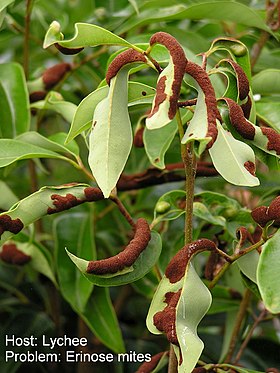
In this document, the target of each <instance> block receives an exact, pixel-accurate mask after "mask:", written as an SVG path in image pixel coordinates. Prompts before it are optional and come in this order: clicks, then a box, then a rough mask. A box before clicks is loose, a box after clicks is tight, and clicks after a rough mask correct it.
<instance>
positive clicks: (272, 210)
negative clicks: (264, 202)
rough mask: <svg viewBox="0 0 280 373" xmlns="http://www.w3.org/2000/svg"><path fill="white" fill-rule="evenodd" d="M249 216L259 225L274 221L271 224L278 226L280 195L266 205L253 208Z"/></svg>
mask: <svg viewBox="0 0 280 373" xmlns="http://www.w3.org/2000/svg"><path fill="white" fill-rule="evenodd" d="M251 216H252V218H253V219H254V220H255V222H256V223H258V224H259V225H260V226H261V227H265V226H266V224H267V223H268V222H270V221H274V223H273V225H275V226H277V227H278V226H280V196H278V197H276V198H274V200H273V201H272V202H271V204H270V205H269V206H268V207H266V206H259V207H256V208H255V209H253V210H252V212H251Z"/></svg>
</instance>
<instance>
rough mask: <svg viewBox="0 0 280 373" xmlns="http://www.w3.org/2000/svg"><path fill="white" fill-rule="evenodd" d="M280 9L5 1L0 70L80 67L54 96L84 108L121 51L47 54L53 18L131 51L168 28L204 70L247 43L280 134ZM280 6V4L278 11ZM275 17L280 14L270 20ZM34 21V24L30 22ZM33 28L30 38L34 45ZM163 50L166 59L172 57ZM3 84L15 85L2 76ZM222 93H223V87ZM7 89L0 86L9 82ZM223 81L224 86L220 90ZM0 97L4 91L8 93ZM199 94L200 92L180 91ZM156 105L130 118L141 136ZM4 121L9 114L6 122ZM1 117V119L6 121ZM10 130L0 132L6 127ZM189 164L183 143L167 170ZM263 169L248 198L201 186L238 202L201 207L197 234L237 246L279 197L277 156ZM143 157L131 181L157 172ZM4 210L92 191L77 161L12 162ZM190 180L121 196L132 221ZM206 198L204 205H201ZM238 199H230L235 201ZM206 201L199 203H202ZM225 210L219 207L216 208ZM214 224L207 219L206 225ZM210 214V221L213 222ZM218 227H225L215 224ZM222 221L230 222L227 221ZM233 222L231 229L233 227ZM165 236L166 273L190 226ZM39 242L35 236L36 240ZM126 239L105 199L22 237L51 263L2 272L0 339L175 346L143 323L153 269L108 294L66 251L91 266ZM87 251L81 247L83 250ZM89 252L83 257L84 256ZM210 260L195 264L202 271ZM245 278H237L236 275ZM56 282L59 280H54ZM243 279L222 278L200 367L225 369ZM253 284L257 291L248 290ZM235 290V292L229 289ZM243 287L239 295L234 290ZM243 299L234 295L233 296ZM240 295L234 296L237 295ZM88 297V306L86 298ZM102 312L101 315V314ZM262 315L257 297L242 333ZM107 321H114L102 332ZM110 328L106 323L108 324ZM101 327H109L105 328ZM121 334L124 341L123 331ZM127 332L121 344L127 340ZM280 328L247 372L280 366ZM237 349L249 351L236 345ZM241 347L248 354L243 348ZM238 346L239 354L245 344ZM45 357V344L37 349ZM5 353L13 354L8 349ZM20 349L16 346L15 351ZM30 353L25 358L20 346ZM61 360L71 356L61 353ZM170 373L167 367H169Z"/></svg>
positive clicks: (86, 367)
mask: <svg viewBox="0 0 280 373" xmlns="http://www.w3.org/2000/svg"><path fill="white" fill-rule="evenodd" d="M277 6H278V5H277V4H276V3H273V2H270V1H262V0H252V1H249V0H244V1H217V0H216V1H209V0H208V1H202V0H185V1H183V0H182V1H180V0H168V1H166V0H150V1H147V0H130V1H127V0H118V1H113V0H99V1H98V0H96V1H94V0H92V1H90V0H67V1H66V0H53V1H42V0H34V1H27V2H26V1H21V0H16V1H8V0H6V1H3V0H2V1H0V10H1V12H0V20H1V22H2V25H1V30H0V63H1V64H5V63H10V62H17V63H19V64H20V65H22V66H23V67H24V70H25V74H26V78H27V80H28V81H29V82H31V81H35V80H36V79H38V78H40V76H41V75H42V74H43V72H44V71H45V70H46V69H47V68H49V67H52V66H54V65H56V64H57V63H59V62H67V63H70V64H71V66H72V70H71V71H70V72H68V73H67V74H66V75H65V76H64V78H63V79H62V80H61V81H60V82H58V83H57V85H56V86H55V87H54V88H53V90H54V91H56V92H59V93H60V94H61V95H62V96H63V98H64V100H65V101H69V102H71V103H73V104H75V105H78V104H79V103H80V101H81V100H82V99H83V98H84V97H86V96H87V95H88V94H89V93H90V92H92V91H93V90H95V89H96V88H97V87H98V86H99V85H100V83H102V81H103V79H104V77H105V74H106V68H107V65H108V59H110V56H111V55H112V53H114V52H115V51H117V50H119V48H116V47H97V48H85V49H84V50H83V51H82V52H81V53H80V54H78V55H76V56H65V55H62V54H61V53H59V52H58V51H57V50H56V49H55V48H54V47H51V48H48V49H46V50H44V49H43V48H42V44H43V40H44V36H45V33H46V30H47V29H48V27H49V25H50V23H51V22H52V21H53V20H57V21H59V23H60V24H61V29H62V32H63V34H64V35H65V38H66V39H68V38H70V37H72V36H73V33H74V24H75V23H76V22H88V23H92V24H96V25H100V26H102V27H104V28H106V29H108V30H110V31H112V32H114V33H116V34H118V35H120V36H122V37H124V38H125V39H127V40H128V41H130V42H132V43H147V42H148V40H149V38H150V36H151V35H152V34H153V33H154V32H156V31H165V32H168V33H170V34H172V35H173V36H174V37H176V38H177V39H178V41H179V42H180V43H181V45H182V46H183V47H184V49H185V51H186V56H187V57H188V58H190V59H191V60H195V61H198V62H200V63H201V57H200V56H198V54H199V53H202V52H205V51H207V50H208V49H209V47H210V45H211V42H212V41H213V39H215V38H218V37H221V36H228V37H233V38H236V39H238V40H240V41H242V42H243V43H244V44H245V45H246V46H247V47H248V49H249V51H250V53H251V60H252V72H253V78H252V88H253V94H254V95H255V98H256V99H257V100H258V101H257V103H256V110H257V121H258V123H268V124H269V125H270V126H272V127H273V128H275V129H277V130H279V129H280V124H279V123H280V101H279V95H280V44H279V42H278V38H279V37H280V33H279V15H278V13H277V11H278V8H277ZM278 7H279V6H278ZM272 9H273V11H272ZM29 19H30V22H29ZM27 27H30V31H29V34H28V38H27V39H26V38H25V35H26V30H27ZM223 55H225V56H226V53H223V52H220V54H219V53H218V54H215V55H212V56H211V57H210V58H209V61H208V62H209V65H210V66H214V65H215V63H216V62H217V61H218V59H219V58H220V57H221V56H223ZM165 56H166V55H165V52H163V60H164V58H165ZM2 79H3V80H2V82H4V81H5V79H9V77H2ZM133 79H134V80H136V81H139V82H145V83H146V84H149V85H154V84H155V82H156V79H157V76H156V74H155V73H154V72H148V73H147V72H146V71H145V72H143V71H140V72H139V73H138V74H134V75H133ZM220 84H223V82H222V83H221V82H220ZM0 85H1V83H0ZM218 87H219V82H217V83H216V88H217V89H218ZM0 93H1V95H2V91H1V92H0ZM183 94H185V95H186V97H190V94H191V92H188V91H186V92H183ZM0 108H1V110H0V112H1V113H5V110H6V108H5V103H4V100H2V101H1V98H0ZM147 108H148V107H147V106H143V107H141V108H140V109H139V108H138V109H137V110H134V111H133V110H132V111H131V118H132V124H133V127H134V130H135V128H136V126H137V123H138V121H139V118H141V116H142V115H143V114H144V113H145V111H146V110H147ZM31 112H32V116H31V125H30V126H31V127H30V129H31V130H34V131H37V132H39V133H40V134H42V135H43V136H46V137H49V136H51V135H54V134H56V133H58V132H64V133H67V132H68V131H69V126H70V123H69V121H67V120H66V119H65V118H64V117H63V116H61V115H59V114H58V113H56V112H55V111H52V110H37V111H36V110H34V109H32V111H31ZM1 115H2V114H1ZM3 115H4V114H3ZM1 126H2V124H1ZM76 140H77V145H78V147H79V153H80V158H81V159H82V161H83V163H84V164H85V165H86V167H87V168H88V166H87V161H86V158H87V147H86V145H85V142H84V140H83V138H82V137H79V138H77V139H76ZM179 161H180V152H179V142H178V138H177V137H175V139H174V141H173V142H172V144H171V146H170V148H169V150H168V152H167V154H166V163H167V164H168V163H174V162H179ZM264 161H265V163H266V165H261V166H259V167H258V171H257V175H258V177H259V178H260V180H261V185H260V186H259V187H257V188H254V189H252V190H250V191H248V190H246V188H238V187H235V186H232V185H229V184H228V183H226V182H225V181H224V180H223V179H222V178H220V177H218V176H216V177H211V178H207V177H202V178H197V182H196V193H199V192H202V191H205V190H208V191H210V192H221V193H225V194H227V195H228V196H229V199H228V200H224V201H223V202H218V204H217V201H216V200H215V198H214V197H213V195H212V199H211V198H208V200H205V201H204V204H205V205H206V206H207V208H208V209H209V211H208V213H209V214H208V215H207V214H205V212H199V209H197V213H196V217H195V232H194V236H195V237H199V236H200V235H201V234H203V235H204V236H205V237H209V238H210V239H212V238H213V236H214V235H216V236H217V237H218V236H219V235H220V236H219V239H220V242H222V243H223V244H224V245H225V246H227V247H228V248H229V250H230V249H231V246H232V243H233V240H234V238H233V236H232V232H234V230H235V228H236V227H238V226H239V225H241V224H242V225H246V226H248V227H249V228H250V229H253V228H254V226H252V220H251V218H250V214H249V210H250V209H252V208H253V207H255V206H257V205H258V204H260V203H264V204H266V203H268V201H271V199H272V198H273V197H275V196H276V195H279V192H280V184H279V171H278V166H277V165H275V164H274V163H272V162H271V161H270V159H269V157H268V158H267V159H264ZM149 166H150V165H149V161H148V158H147V157H146V155H145V151H144V149H139V148H133V151H132V153H131V156H130V158H129V162H128V164H127V166H126V169H125V173H127V174H132V173H137V172H141V171H143V170H145V169H147V168H148V167H149ZM0 178H1V185H0V188H1V193H0V209H1V210H3V211H5V210H6V209H8V208H9V207H10V206H12V205H13V204H14V203H15V202H16V201H17V200H18V199H22V198H24V197H26V196H27V195H29V194H30V193H31V192H33V191H34V190H37V189H38V188H40V187H42V186H44V185H60V184H65V183H69V182H74V181H75V182H89V181H88V178H87V176H86V174H85V173H83V172H81V170H78V169H75V168H74V167H73V166H72V165H71V164H70V163H67V162H65V161H63V160H58V159H53V160H52V159H43V160H40V161H38V160H37V161H36V162H35V167H34V165H33V167H30V162H29V161H19V162H15V163H13V164H11V165H9V166H7V167H4V168H1V170H0ZM182 188H183V183H182V182H176V183H172V184H171V183H167V184H163V185H159V186H155V187H149V188H145V189H142V190H137V191H129V192H123V193H122V194H121V199H122V201H123V202H124V203H125V204H126V206H128V208H129V210H130V212H131V214H132V216H133V217H134V218H137V217H140V216H141V217H145V218H147V219H148V221H149V222H151V221H152V219H153V210H154V206H155V204H156V201H157V200H158V198H160V196H162V195H163V194H165V193H167V192H169V191H171V190H174V189H182ZM200 198H201V197H200ZM230 198H232V199H230ZM198 201H200V199H198ZM219 203H221V205H220V207H221V206H222V208H218V207H219ZM206 215H207V216H206ZM209 216H210V217H209ZM213 217H214V218H217V219H216V222H215V221H214V220H215V219H214V218H213ZM221 217H223V218H224V220H223V221H222V223H221V219H220V220H219V218H221ZM225 221H226V223H227V224H224V222H225ZM158 230H159V231H160V232H161V234H162V238H163V254H162V256H161V258H160V269H161V270H164V268H165V266H166V265H167V263H168V261H169V259H170V258H171V257H172V256H173V255H174V253H175V252H176V251H177V250H178V249H179V248H181V246H182V242H183V217H182V216H181V217H178V218H177V219H176V220H170V221H169V220H167V221H162V223H161V225H160V226H159V227H158ZM30 237H31V238H30ZM128 238H129V226H128V224H127V222H125V220H124V219H123V218H122V217H120V214H119V212H118V211H117V210H116V208H115V207H112V205H111V204H110V203H109V202H107V201H103V202H100V203H98V204H95V205H94V206H88V205H87V206H86V205H82V206H79V207H77V208H76V209H75V211H72V210H71V211H70V212H67V213H62V214H60V216H58V217H57V216H52V217H47V218H43V219H42V221H41V222H40V226H39V228H38V226H35V228H32V227H31V228H30V230H29V236H26V235H25V234H20V235H19V237H18V238H17V240H18V241H19V242H26V241H27V240H29V241H30V240H32V243H33V245H34V246H36V248H37V251H38V252H39V253H41V255H43V256H44V258H45V265H44V267H43V268H41V269H40V268H39V267H38V266H33V267H32V266H31V265H26V266H22V267H21V266H14V265H7V264H5V263H3V262H1V263H0V267H1V268H0V314H1V320H2V322H1V326H0V328H1V329H0V330H1V336H4V335H6V334H16V335H18V336H24V335H27V336H30V335H34V336H37V337H39V338H40V336H41V335H43V334H46V335H49V336H58V335H63V334H67V335H69V336H72V337H74V336H86V337H87V338H88V340H89V345H88V346H87V348H86V351H88V352H106V351H107V352H108V351H110V350H113V351H114V352H116V353H117V352H122V351H123V350H124V346H125V348H126V350H127V351H136V352H137V353H140V352H144V353H147V352H148V353H151V354H155V353H157V352H160V351H163V350H166V349H168V346H167V343H166V341H165V338H161V337H155V336H152V335H151V334H149V333H148V331H147V329H146V327H145V318H146V314H147V310H148V307H149V303H150V300H151V298H152V295H153V293H154V290H155V287H156V285H157V283H158V280H157V276H156V274H155V273H154V272H151V273H149V274H148V275H147V276H145V278H144V279H141V280H139V281H137V282H136V283H134V284H131V285H125V286H122V287H114V288H111V289H110V291H107V290H104V289H102V290H100V289H98V288H93V287H92V285H91V284H90V283H88V282H87V281H86V280H85V279H84V278H81V276H80V275H79V273H78V272H77V270H76V269H75V267H74V265H73V264H72V263H71V262H70V260H69V259H68V257H67V255H66V254H65V253H64V247H65V246H66V247H68V248H69V250H70V251H71V249H72V252H74V251H75V250H80V251H79V252H80V253H82V254H83V255H84V256H85V257H86V256H87V257H88V259H89V258H91V256H92V255H93V252H94V251H95V248H97V255H98V257H99V258H101V257H107V256H109V255H112V254H114V253H116V251H117V250H118V248H120V247H122V246H123V245H125V243H126V242H127V241H128ZM77 248H79V249H77ZM83 255H81V256H83ZM206 259H207V255H206V256H202V258H199V261H197V263H196V265H197V269H198V271H200V272H201V273H203V269H204V267H205V263H206ZM237 272H238V274H237ZM47 273H51V274H52V275H49V276H46V274H47ZM246 280H247V282H246V281H245V282H244V283H245V285H244V283H243V282H241V281H240V276H239V270H238V268H237V266H234V267H233V269H232V270H231V271H230V272H229V274H228V276H227V278H225V279H224V280H223V283H222V285H223V287H221V288H219V287H217V288H216V289H215V290H214V293H213V294H214V302H213V306H212V307H211V309H210V311H209V313H208V315H207V317H206V318H205V319H204V320H203V322H202V324H201V326H200V329H199V333H200V335H201V336H202V339H203V341H204V343H205V350H204V352H203V355H202V360H204V361H206V362H218V361H219V358H220V357H221V356H222V355H223V353H224V351H226V349H227V347H228V343H229V341H228V340H229V337H228V335H230V331H232V324H233V321H234V319H235V317H236V314H237V312H238V308H239V302H240V300H239V297H240V294H242V293H243V292H244V289H245V287H246V286H249V287H252V286H253V285H252V283H250V280H249V279H248V278H247V279H246ZM248 284H249V285H248ZM225 289H226V291H225ZM233 290H234V292H233ZM233 293H234V294H235V296H232V294H233ZM236 294H237V296H236ZM81 295H82V296H83V297H84V300H83V301H82V304H81V303H80V296H81ZM101 304H102V309H100V305H101ZM260 312H261V303H260V302H259V301H258V296H257V295H252V303H251V308H250V312H249V313H248V315H247V318H246V320H244V325H243V326H242V328H243V329H242V330H243V333H244V335H246V332H247V331H248V328H250V326H252V324H253V323H254V321H255V319H256V317H257V316H256V315H258V314H259V313H260ZM104 323H105V324H104ZM106 323H107V325H106ZM101 325H102V327H101ZM120 332H121V333H120ZM121 334H122V336H121ZM279 342H280V322H279V319H278V318H277V317H274V318H272V317H271V316H270V315H268V316H267V319H266V320H265V321H264V322H262V324H261V325H259V326H258V327H257V328H256V329H255V332H254V334H253V337H252V338H251V340H250V342H249V344H248V348H247V349H246V351H245V352H244V354H243V355H242V358H241V360H240V364H243V365H245V366H246V367H247V368H249V369H255V370H260V371H264V370H265V369H267V368H268V367H271V366H273V367H276V368H277V367H278V368H280V353H279V351H280V349H279V348H280V346H279ZM238 343H239V344H240V342H238ZM239 346H240V345H239ZM237 347H238V346H237ZM40 349H41V350H42V351H44V352H46V351H45V350H43V349H42V348H41V347H38V350H40ZM1 350H2V351H1V352H2V355H3V353H4V347H3V340H2V341H1ZM15 350H16V349H15ZM20 351H22V349H20ZM61 353H64V351H63V348H62V351H61ZM138 365H139V364H137V363H135V362H132V363H130V364H119V363H118V364H117V363H111V364H107V365H106V364H100V366H98V364H95V365H94V366H92V365H90V364H85V363H77V364H74V363H72V364H65V363H64V362H61V363H57V364H45V363H37V364H29V365H27V364H19V363H18V364H15V363H13V362H10V363H4V362H3V360H2V362H1V372H6V373H12V372H15V371H18V372H25V371H26V370H28V371H29V372H58V371H59V370H61V369H62V370H63V371H65V372H81V373H83V372H85V373H86V372H91V371H94V372H98V371H102V370H103V371H106V370H108V371H109V370H112V371H114V372H122V371H123V372H128V373H129V372H134V371H136V369H137V366H138ZM163 371H164V370H163Z"/></svg>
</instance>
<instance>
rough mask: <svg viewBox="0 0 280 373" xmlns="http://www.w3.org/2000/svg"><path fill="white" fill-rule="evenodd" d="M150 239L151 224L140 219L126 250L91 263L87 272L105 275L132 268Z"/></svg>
mask: <svg viewBox="0 0 280 373" xmlns="http://www.w3.org/2000/svg"><path fill="white" fill-rule="evenodd" d="M150 239H151V231H150V228H149V224H148V223H147V221H146V220H145V219H142V218H140V219H138V220H137V222H136V224H135V232H134V237H133V239H132V240H131V241H130V242H129V244H128V245H127V246H126V247H125V249H124V250H123V251H121V252H120V253H119V254H117V255H115V256H112V257H110V258H107V259H101V260H94V261H90V262H89V263H88V267H87V271H86V272H87V273H90V274H94V275H105V274H109V273H117V272H119V271H121V270H123V269H124V268H126V267H130V266H132V265H133V264H134V262H135V261H136V260H137V258H138V257H139V255H140V254H141V253H142V251H143V250H145V249H146V247H147V246H148V243H149V241H150Z"/></svg>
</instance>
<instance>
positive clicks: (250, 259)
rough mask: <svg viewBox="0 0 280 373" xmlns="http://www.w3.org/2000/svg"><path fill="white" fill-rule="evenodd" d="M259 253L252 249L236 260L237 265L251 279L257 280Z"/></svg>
mask: <svg viewBox="0 0 280 373" xmlns="http://www.w3.org/2000/svg"><path fill="white" fill-rule="evenodd" d="M259 258H260V255H259V253H258V252H257V251H256V250H254V251H251V252H250V253H248V254H246V255H243V256H242V257H241V258H239V259H238V260H237V264H238V267H239V268H240V270H241V272H242V273H244V275H245V276H247V277H248V278H249V279H250V280H251V281H253V282H257V268H258V263H259Z"/></svg>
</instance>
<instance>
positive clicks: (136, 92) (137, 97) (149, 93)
mask: <svg viewBox="0 0 280 373" xmlns="http://www.w3.org/2000/svg"><path fill="white" fill-rule="evenodd" d="M108 92H109V87H108V86H104V87H100V88H98V89H96V90H95V91H93V92H92V93H90V94H89V95H88V96H86V97H85V98H84V99H83V100H82V101H81V103H80V104H79V106H78V107H77V110H76V112H75V115H74V117H73V120H72V123H71V127H70V131H69V133H68V136H67V139H66V142H70V141H71V140H73V139H74V138H75V137H76V136H78V135H79V134H80V133H81V132H83V131H85V130H87V129H88V128H90V126H91V124H92V118H93V114H94V110H95V108H96V106H97V104H98V103H99V102H100V101H102V100H103V99H104V98H106V97H107V95H108ZM154 93H155V89H154V88H152V87H150V86H148V85H146V84H142V83H137V82H128V106H135V105H142V104H146V103H150V102H151V100H152V98H153V96H154Z"/></svg>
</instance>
